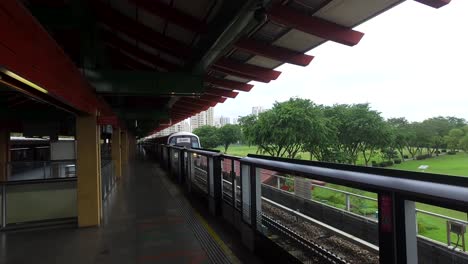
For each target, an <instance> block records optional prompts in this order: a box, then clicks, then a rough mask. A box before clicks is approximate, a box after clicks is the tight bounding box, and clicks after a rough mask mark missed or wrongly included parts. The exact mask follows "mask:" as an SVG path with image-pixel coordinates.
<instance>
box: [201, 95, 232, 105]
mask: <svg viewBox="0 0 468 264" xmlns="http://www.w3.org/2000/svg"><path fill="white" fill-rule="evenodd" d="M199 99H200V100H201V101H209V102H213V101H216V102H219V103H224V102H225V101H226V99H227V98H226V97H222V96H216V95H211V94H204V95H202V96H200V98H199Z"/></svg>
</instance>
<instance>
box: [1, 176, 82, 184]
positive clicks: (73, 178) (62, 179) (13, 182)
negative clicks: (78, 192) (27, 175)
mask: <svg viewBox="0 0 468 264" xmlns="http://www.w3.org/2000/svg"><path fill="white" fill-rule="evenodd" d="M77 179H78V178H77V177H64V178H47V179H37V180H20V181H0V185H27V184H43V183H54V182H76V181H77Z"/></svg>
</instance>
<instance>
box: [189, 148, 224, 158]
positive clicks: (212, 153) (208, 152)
mask: <svg viewBox="0 0 468 264" xmlns="http://www.w3.org/2000/svg"><path fill="white" fill-rule="evenodd" d="M186 151H187V152H189V153H196V154H200V155H204V156H209V157H220V156H221V155H222V154H221V153H219V152H212V151H206V150H201V149H193V148H191V149H189V148H188V149H186Z"/></svg>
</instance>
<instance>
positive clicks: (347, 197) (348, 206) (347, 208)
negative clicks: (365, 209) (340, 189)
mask: <svg viewBox="0 0 468 264" xmlns="http://www.w3.org/2000/svg"><path fill="white" fill-rule="evenodd" d="M350 210H351V199H350V197H349V193H347V194H346V211H348V212H349V211H350Z"/></svg>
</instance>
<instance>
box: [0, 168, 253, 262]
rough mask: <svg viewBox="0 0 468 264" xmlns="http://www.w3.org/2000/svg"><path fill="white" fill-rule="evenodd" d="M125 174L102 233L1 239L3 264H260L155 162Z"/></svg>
mask: <svg viewBox="0 0 468 264" xmlns="http://www.w3.org/2000/svg"><path fill="white" fill-rule="evenodd" d="M125 174H127V175H126V177H123V178H122V180H121V181H120V182H119V183H118V185H117V188H115V190H114V192H113V193H112V194H111V195H110V197H109V199H107V201H106V204H105V205H104V207H103V208H104V209H103V210H104V212H103V224H102V226H101V228H84V229H76V228H75V227H72V228H55V229H38V230H33V231H31V230H27V231H9V232H5V233H1V234H0V249H1V250H0V263H9V264H10V263H11V264H13V263H14V264H16V263H18V264H19V263H113V264H117V263H260V261H259V260H258V259H257V258H256V257H255V256H254V255H252V254H251V253H250V252H249V251H248V250H247V249H246V248H244V247H243V246H242V245H241V241H238V240H239V239H238V238H235V237H234V232H233V233H230V232H229V228H228V227H227V226H224V225H223V223H220V222H218V221H217V220H216V219H215V218H213V217H211V216H210V215H209V213H208V212H207V211H206V210H201V209H200V208H199V207H197V205H196V203H194V204H192V203H191V202H189V199H187V198H186V196H184V194H183V193H182V192H181V190H180V189H179V187H178V186H176V185H175V184H173V183H172V182H171V181H170V180H169V178H167V176H166V173H165V172H163V171H162V170H161V169H160V168H159V167H158V165H156V164H155V163H154V162H149V161H135V162H134V163H132V164H131V165H130V166H129V168H128V170H127V172H126V173H125ZM195 208H197V209H195Z"/></svg>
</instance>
